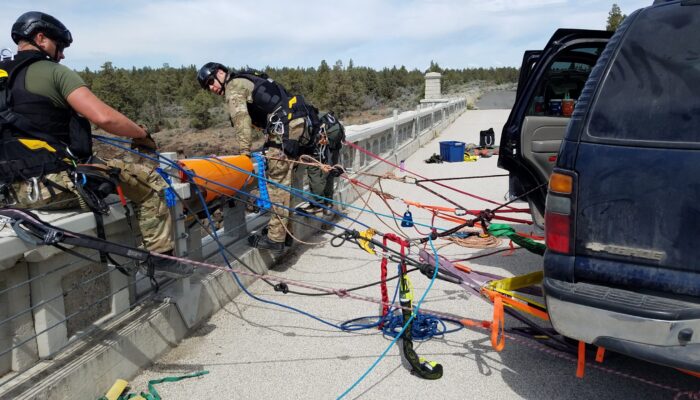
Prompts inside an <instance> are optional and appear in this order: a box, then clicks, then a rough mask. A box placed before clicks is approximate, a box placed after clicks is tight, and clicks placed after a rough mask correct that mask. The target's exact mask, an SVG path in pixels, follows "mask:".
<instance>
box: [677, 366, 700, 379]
mask: <svg viewBox="0 0 700 400" xmlns="http://www.w3.org/2000/svg"><path fill="white" fill-rule="evenodd" d="M678 370H679V371H681V372H682V373H684V374H688V375H690V376H694V377H696V378H700V372H693V371H688V370H685V369H680V368H678Z"/></svg>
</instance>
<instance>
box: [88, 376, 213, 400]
mask: <svg viewBox="0 0 700 400" xmlns="http://www.w3.org/2000/svg"><path fill="white" fill-rule="evenodd" d="M208 373H209V371H198V372H195V373H193V374H189V375H182V376H169V377H165V378H161V379H154V380H152V381H148V393H145V392H141V393H140V394H136V393H127V394H122V395H121V396H119V398H118V399H117V400H129V399H133V398H135V397H139V396H141V398H143V399H145V400H161V397H160V394H158V391H157V390H156V388H155V386H156V385H159V384H161V383H169V382H177V381H181V380H183V379H188V378H196V377H198V376H202V375H206V374H208ZM106 399H107V398H106V397H104V396H103V397H100V398H99V399H98V400H106Z"/></svg>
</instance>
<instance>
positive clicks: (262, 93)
mask: <svg viewBox="0 0 700 400" xmlns="http://www.w3.org/2000/svg"><path fill="white" fill-rule="evenodd" d="M236 78H243V79H247V80H249V81H251V82H252V83H253V93H251V97H252V98H253V102H252V103H250V102H249V103H247V106H248V115H250V119H251V121H252V122H253V125H255V126H256V127H258V128H260V129H265V128H266V127H267V123H268V120H267V118H268V115H270V114H272V113H273V112H274V111H276V110H277V109H278V108H279V107H280V106H281V105H283V104H286V103H287V102H288V101H289V99H290V98H292V96H291V95H290V94H289V93H288V92H287V90H286V89H285V88H284V87H283V86H282V85H280V84H279V83H277V82H275V81H274V80H272V79H270V77H268V76H267V75H266V74H264V73H262V72H257V71H242V72H237V73H233V74H231V76H230V78H229V79H236Z"/></svg>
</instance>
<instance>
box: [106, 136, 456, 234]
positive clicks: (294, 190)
mask: <svg viewBox="0 0 700 400" xmlns="http://www.w3.org/2000/svg"><path fill="white" fill-rule="evenodd" d="M93 137H94V138H95V139H97V140H99V141H101V142H103V143H107V144H111V145H113V146H115V147H117V148H119V149H122V150H126V151H128V152H131V153H134V154H136V155H139V156H141V157H144V158H146V159H148V160H152V161H155V162H164V163H166V164H168V165H171V166H172V167H173V168H176V169H178V170H181V171H183V169H182V167H181V166H180V165H179V164H177V163H176V162H173V161H171V160H169V159H167V158H165V157H162V156H161V155H160V154H159V153H158V152H156V153H155V154H156V155H157V156H158V157H160V158H161V159H162V161H159V160H158V159H155V158H152V157H150V156H148V155H145V154H143V153H140V152H138V151H136V150H133V149H130V148H127V147H124V146H119V145H117V144H114V143H109V142H108V141H112V142H120V143H125V144H129V143H131V142H130V141H128V140H124V139H118V138H111V137H106V136H98V135H94V136H93ZM191 159H194V160H207V161H209V162H211V163H214V164H218V165H221V166H225V167H228V168H231V169H234V170H236V171H238V172H241V173H244V174H246V175H248V176H249V177H254V178H257V179H259V180H260V179H262V180H264V181H265V182H267V183H268V184H272V185H274V186H276V187H279V188H281V189H282V190H285V191H287V192H290V193H292V194H294V193H297V196H298V197H300V198H302V199H303V200H305V201H311V199H310V198H309V197H307V196H312V197H315V198H317V199H321V200H324V201H327V202H332V203H335V204H337V205H339V206H343V207H346V208H351V209H355V210H359V211H366V212H369V213H371V214H374V215H375V216H377V217H384V218H389V219H393V220H396V221H402V220H403V218H399V217H397V216H394V215H387V214H382V213H378V212H375V211H371V210H365V209H364V208H362V207H358V206H355V205H353V204H349V203H345V202H342V201H339V200H335V199H331V198H326V197H323V196H321V195H317V194H314V193H311V192H307V191H305V190H302V189H297V188H293V187H289V186H285V185H282V184H280V183H277V182H275V181H272V180H270V179H267V178H265V177H264V176H260V175H258V174H255V173H251V172H250V171H247V170H244V169H242V168H240V167H238V166H237V165H235V164H231V163H229V162H226V161H224V160H221V159H217V158H211V157H191ZM187 173H188V175H189V176H192V177H196V178H198V179H201V180H203V181H206V182H209V183H213V184H216V185H218V186H220V187H222V188H226V189H229V190H233V191H234V192H236V193H240V194H242V195H244V196H247V197H250V198H253V199H255V200H256V201H257V200H259V199H260V197H259V196H255V195H254V194H252V193H249V192H246V191H244V190H240V189H236V188H234V187H231V186H227V185H225V184H223V183H220V182H216V181H213V180H211V179H208V178H205V177H203V176H200V175H196V174H194V175H193V174H191V172H190V171H187ZM272 205H274V206H275V207H278V208H283V209H287V210H289V211H295V212H300V211H299V210H296V209H293V208H290V207H286V206H283V205H281V204H277V203H274V204H272ZM318 205H319V206H320V207H321V208H324V209H326V210H329V211H331V212H333V213H334V214H336V215H339V216H340V217H343V218H345V219H348V220H350V221H352V222H355V223H357V224H359V225H361V226H364V227H365V228H368V229H369V228H371V227H370V226H369V225H367V224H365V223H363V222H360V221H358V220H356V219H353V218H351V217H349V216H348V215H347V214H344V213H341V212H339V211H337V210H336V209H334V208H331V207H327V206H324V205H323V204H318ZM301 213H302V214H303V215H304V216H306V217H309V218H311V219H315V220H317V221H320V222H323V223H325V224H330V225H332V226H335V227H338V228H342V229H347V228H344V227H342V226H341V225H338V224H336V223H333V222H332V221H329V220H325V219H322V218H318V217H316V216H315V215H313V214H309V213H306V212H303V211H301ZM414 224H415V225H418V226H422V227H426V228H430V229H436V230H440V231H446V230H448V229H449V228H440V227H437V226H434V225H428V224H423V223H419V222H415V221H414Z"/></svg>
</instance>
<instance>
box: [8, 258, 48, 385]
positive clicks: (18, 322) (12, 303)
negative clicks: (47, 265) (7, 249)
mask: <svg viewBox="0 0 700 400" xmlns="http://www.w3.org/2000/svg"><path fill="white" fill-rule="evenodd" d="M1 279H2V282H0V289H2V290H4V289H6V288H8V287H13V286H15V285H18V284H20V283H22V282H26V281H27V280H28V279H29V273H28V268H27V263H26V262H24V261H18V262H17V263H16V264H14V266H13V267H11V268H9V269H6V270H3V271H2V278H1ZM0 304H2V305H3V306H2V307H0V319H6V318H8V317H10V316H14V315H17V314H19V313H20V312H22V311H24V310H27V309H29V307H31V296H30V292H29V285H21V286H18V287H16V288H14V289H10V290H8V291H6V292H4V293H3V294H2V295H0ZM32 336H34V320H33V319H32V313H31V312H25V313H24V314H21V315H18V316H17V317H16V318H14V319H13V320H12V321H9V322H6V323H5V324H3V325H2V326H0V349H2V350H4V349H9V348H10V347H12V346H13V345H14V343H21V342H24V341H25V340H27V339H29V338H31V337H32ZM38 358H39V353H38V350H37V345H36V340H35V339H32V340H29V341H27V342H26V343H25V344H23V345H22V346H20V347H18V348H15V349H13V350H12V351H11V352H9V353H7V354H5V355H3V356H1V357H0V375H3V374H5V373H6V372H9V371H20V370H23V369H25V368H27V367H29V366H31V365H32V364H33V363H35V362H36V361H37V360H38Z"/></svg>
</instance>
